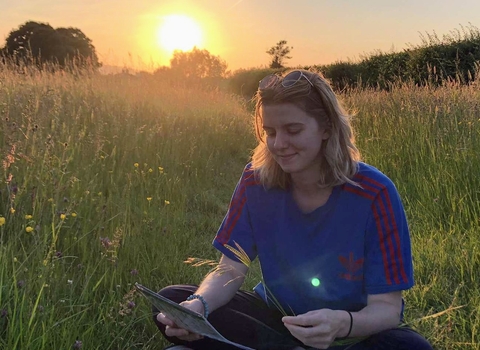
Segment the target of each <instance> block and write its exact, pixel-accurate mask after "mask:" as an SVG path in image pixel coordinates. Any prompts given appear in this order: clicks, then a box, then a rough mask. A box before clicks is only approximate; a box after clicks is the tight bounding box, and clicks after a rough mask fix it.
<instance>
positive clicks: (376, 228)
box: [154, 70, 432, 350]
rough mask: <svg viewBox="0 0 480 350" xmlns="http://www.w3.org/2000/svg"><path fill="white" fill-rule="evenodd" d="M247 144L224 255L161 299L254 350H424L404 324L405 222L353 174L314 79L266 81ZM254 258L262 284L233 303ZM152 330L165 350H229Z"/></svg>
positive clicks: (393, 194) (328, 101)
mask: <svg viewBox="0 0 480 350" xmlns="http://www.w3.org/2000/svg"><path fill="white" fill-rule="evenodd" d="M255 127H256V135H257V138H258V141H259V143H258V146H257V147H256V149H255V151H254V153H253V156H252V161H251V163H249V164H248V165H247V166H246V167H245V169H244V171H243V174H242V176H241V178H240V180H239V182H238V184H237V187H236V189H235V192H234V194H233V197H232V201H231V203H230V207H229V209H228V212H227V215H226V216H225V219H224V220H223V223H222V225H221V226H220V229H219V230H218V233H217V235H216V237H215V239H214V241H213V245H214V246H215V248H217V249H218V250H219V251H220V252H221V253H222V254H223V255H222V257H221V260H220V263H219V266H218V268H217V269H216V270H215V271H213V272H212V273H210V274H209V275H207V277H206V278H205V280H204V281H203V282H202V283H201V285H200V286H198V287H197V286H190V285H177V286H170V287H167V288H165V289H163V290H162V291H161V292H160V294H162V295H163V296H165V297H167V298H169V299H171V300H173V301H175V302H177V303H181V304H182V305H183V306H185V307H187V308H189V309H191V310H194V311H196V312H198V313H200V314H204V315H205V317H208V320H209V322H210V323H211V324H212V325H213V326H214V327H215V328H217V330H218V331H219V332H220V333H221V334H222V335H223V336H225V337H226V338H227V339H229V340H231V341H234V342H237V343H240V344H243V345H245V346H248V347H251V348H254V349H306V348H317V349H327V348H333V349H347V348H348V349H351V350H353V349H355V350H358V349H378V350H380V349H385V350H392V349H404V350H422V349H432V347H431V345H430V344H429V343H428V342H427V341H426V340H425V339H424V338H423V337H422V336H421V335H419V334H418V333H416V332H415V331H413V330H412V329H410V328H408V327H406V326H400V325H401V324H402V320H403V309H404V304H403V299H402V291H403V290H406V289H409V288H411V287H412V286H413V284H414V283H413V271H412V270H413V268H412V256H411V247H410V237H409V230H408V225H407V221H406V217H405V212H404V209H403V206H402V202H401V200H400V197H399V194H398V192H397V190H396V188H395V186H394V184H393V183H392V181H391V180H390V179H389V178H388V177H387V176H385V175H384V174H382V173H381V172H380V171H379V170H377V169H376V168H374V167H373V166H370V165H368V164H365V163H362V162H360V156H359V152H358V150H357V148H356V147H355V144H354V138H353V133H352V129H351V126H350V121H349V116H348V115H347V114H346V113H345V111H344V110H343V108H342V106H341V105H340V103H339V101H338V100H337V97H336V96H335V94H334V93H333V91H332V89H331V87H330V86H329V84H328V83H327V82H326V81H325V79H324V78H323V77H321V76H320V75H318V74H315V73H312V72H307V71H302V70H295V71H292V72H290V73H288V74H287V75H286V76H284V77H280V76H277V75H269V76H267V77H265V78H264V79H263V80H262V81H261V82H260V85H259V88H258V92H257V95H256V109H255ZM256 257H258V259H259V261H260V265H261V270H262V275H263V281H262V283H260V284H259V285H257V287H256V288H255V289H254V291H253V292H247V291H240V290H239V288H240V286H241V285H242V283H243V281H244V278H245V274H246V273H247V270H248V268H249V262H250V261H252V260H253V259H255V258H256ZM154 317H155V321H156V323H157V325H158V327H159V329H160V330H161V332H162V333H163V334H164V335H165V337H166V338H167V339H168V340H169V341H171V342H173V343H175V344H183V346H182V345H175V346H173V348H178V349H180V348H183V349H186V348H187V349H188V348H190V349H234V347H232V346H230V345H228V344H224V343H220V342H218V341H215V340H212V339H209V338H202V337H201V336H199V335H197V334H192V333H190V332H188V331H187V330H185V329H181V328H179V327H177V326H176V325H175V324H174V323H173V322H172V321H171V320H169V319H168V318H166V317H165V316H164V315H163V314H161V313H158V311H157V312H156V313H155V316H154Z"/></svg>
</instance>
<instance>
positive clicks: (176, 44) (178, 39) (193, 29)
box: [158, 15, 202, 52]
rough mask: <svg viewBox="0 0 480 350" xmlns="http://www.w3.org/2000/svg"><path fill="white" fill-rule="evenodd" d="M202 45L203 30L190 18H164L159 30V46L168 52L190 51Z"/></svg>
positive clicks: (171, 16)
mask: <svg viewBox="0 0 480 350" xmlns="http://www.w3.org/2000/svg"><path fill="white" fill-rule="evenodd" d="M201 43H202V30H201V28H200V26H199V25H198V24H197V23H196V22H195V21H194V20H193V19H191V18H190V17H187V16H184V15H170V16H166V17H164V20H163V22H162V24H161V25H160V27H159V29H158V44H159V45H160V46H161V47H162V48H163V49H164V50H166V51H170V52H171V51H174V50H182V51H189V50H191V49H193V47H194V46H197V47H199V46H200V45H201Z"/></svg>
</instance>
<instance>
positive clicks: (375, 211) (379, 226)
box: [372, 205, 392, 284]
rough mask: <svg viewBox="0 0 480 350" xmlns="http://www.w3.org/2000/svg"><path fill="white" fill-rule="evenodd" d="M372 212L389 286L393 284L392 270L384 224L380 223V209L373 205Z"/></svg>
mask: <svg viewBox="0 0 480 350" xmlns="http://www.w3.org/2000/svg"><path fill="white" fill-rule="evenodd" d="M372 210H373V216H374V218H375V223H376V224H377V233H378V239H379V241H380V250H381V251H382V257H383V269H384V270H385V278H386V279H387V284H392V280H391V279H390V270H389V269H388V259H387V249H386V248H385V237H384V234H383V229H382V223H381V221H380V215H379V214H378V209H377V208H376V207H375V206H374V205H372Z"/></svg>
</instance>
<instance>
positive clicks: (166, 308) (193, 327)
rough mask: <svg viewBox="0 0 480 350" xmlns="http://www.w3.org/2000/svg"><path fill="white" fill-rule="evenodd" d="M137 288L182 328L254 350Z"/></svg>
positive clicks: (205, 320)
mask: <svg viewBox="0 0 480 350" xmlns="http://www.w3.org/2000/svg"><path fill="white" fill-rule="evenodd" d="M135 287H136V288H137V290H138V291H140V292H141V293H142V294H143V295H144V296H145V297H146V298H147V299H148V300H150V302H151V303H152V304H153V305H154V306H155V307H156V308H157V309H158V310H159V311H160V312H162V313H163V314H164V315H165V316H167V317H168V318H169V319H170V320H172V321H173V322H175V324H176V325H177V326H179V327H181V328H184V329H187V330H189V331H190V332H192V333H196V334H200V335H203V336H205V337H209V338H212V339H215V340H218V341H221V342H224V343H227V344H230V345H234V346H236V347H237V348H239V349H244V350H254V349H252V348H249V347H247V346H244V345H241V344H237V343H234V342H232V341H230V340H228V339H227V338H225V337H224V336H222V335H221V334H220V333H219V332H218V331H217V330H216V329H215V328H214V327H213V326H212V325H211V324H210V322H208V320H207V319H206V318H205V317H203V315H200V314H199V313H196V312H194V311H192V310H189V309H187V308H185V307H183V306H181V305H179V304H177V303H175V302H173V301H171V300H169V299H167V298H165V297H163V296H161V295H160V294H158V293H155V292H154V291H152V290H150V289H148V288H147V287H144V286H142V285H141V284H139V283H135Z"/></svg>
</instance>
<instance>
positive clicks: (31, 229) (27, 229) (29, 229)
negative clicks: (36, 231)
mask: <svg viewBox="0 0 480 350" xmlns="http://www.w3.org/2000/svg"><path fill="white" fill-rule="evenodd" d="M25 231H27V232H28V233H30V232H32V231H33V227H32V226H27V227H26V228H25Z"/></svg>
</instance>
